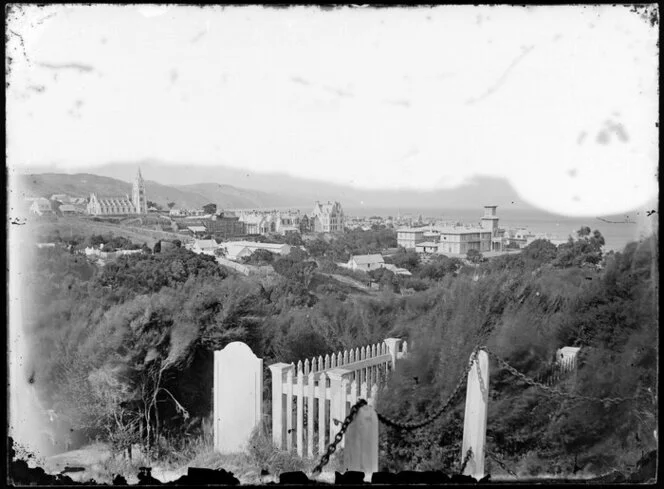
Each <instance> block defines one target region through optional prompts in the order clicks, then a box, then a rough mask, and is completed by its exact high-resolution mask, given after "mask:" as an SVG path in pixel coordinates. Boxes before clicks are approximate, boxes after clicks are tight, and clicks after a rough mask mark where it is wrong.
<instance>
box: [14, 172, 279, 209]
mask: <svg viewBox="0 0 664 489" xmlns="http://www.w3.org/2000/svg"><path fill="white" fill-rule="evenodd" d="M18 190H19V192H20V195H21V196H22V197H46V198H48V197H50V196H51V195H53V194H67V195H69V196H71V197H89V196H90V194H91V193H93V192H94V193H96V194H97V195H99V196H109V197H110V196H124V195H125V194H127V195H129V196H130V197H131V191H132V184H131V183H129V182H126V181H122V180H118V179H116V178H110V177H103V176H99V175H93V174H91V173H76V174H73V175H69V174H66V173H31V174H27V175H20V176H19V179H18ZM145 191H146V194H147V196H148V200H150V201H152V202H155V203H157V204H159V205H161V206H163V207H164V208H165V207H166V205H167V204H168V203H169V202H175V205H176V207H181V208H187V209H195V208H200V207H201V206H203V205H205V204H208V203H210V202H214V203H216V204H217V206H218V207H219V208H233V207H239V208H244V207H265V206H281V205H283V202H282V201H281V200H280V199H279V198H278V197H276V196H272V195H270V194H266V193H263V192H256V191H253V190H243V189H238V188H235V187H232V186H230V185H217V184H214V183H201V184H196V185H182V186H168V185H162V184H160V183H157V182H154V181H152V180H146V181H145Z"/></svg>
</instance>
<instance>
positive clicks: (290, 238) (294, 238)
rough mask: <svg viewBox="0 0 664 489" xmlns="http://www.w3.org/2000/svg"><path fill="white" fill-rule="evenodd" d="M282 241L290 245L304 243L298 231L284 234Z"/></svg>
mask: <svg viewBox="0 0 664 489" xmlns="http://www.w3.org/2000/svg"><path fill="white" fill-rule="evenodd" d="M284 242H285V243H286V244H289V245H291V246H302V245H303V244H304V241H302V236H300V233H286V235H285V236H284Z"/></svg>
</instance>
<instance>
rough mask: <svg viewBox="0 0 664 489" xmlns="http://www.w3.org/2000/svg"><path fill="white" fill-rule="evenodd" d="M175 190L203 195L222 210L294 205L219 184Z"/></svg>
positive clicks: (284, 200)
mask: <svg viewBox="0 0 664 489" xmlns="http://www.w3.org/2000/svg"><path fill="white" fill-rule="evenodd" d="M174 188H177V189H180V190H182V191H184V192H193V193H196V194H198V195H202V196H204V197H205V198H206V199H207V201H208V202H214V203H216V204H217V206H219V207H221V208H233V207H239V208H246V207H283V206H288V205H289V204H291V203H292V202H291V201H289V200H288V199H285V198H282V197H280V196H278V195H274V194H269V193H266V192H258V191H256V190H246V189H240V188H237V187H232V186H230V185H222V184H219V183H196V184H193V185H177V186H175V187H174Z"/></svg>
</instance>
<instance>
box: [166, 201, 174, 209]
mask: <svg viewBox="0 0 664 489" xmlns="http://www.w3.org/2000/svg"><path fill="white" fill-rule="evenodd" d="M166 205H167V206H168V208H169V209H172V208H173V207H175V202H169V203H168V204H166Z"/></svg>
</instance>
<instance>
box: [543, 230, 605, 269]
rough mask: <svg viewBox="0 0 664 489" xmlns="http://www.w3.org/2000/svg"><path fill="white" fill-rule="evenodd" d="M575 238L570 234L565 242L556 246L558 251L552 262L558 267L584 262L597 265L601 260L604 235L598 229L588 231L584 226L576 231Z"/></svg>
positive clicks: (580, 264) (582, 263)
mask: <svg viewBox="0 0 664 489" xmlns="http://www.w3.org/2000/svg"><path fill="white" fill-rule="evenodd" d="M576 235H577V239H576V240H574V239H573V238H572V237H571V236H570V238H569V240H568V241H567V243H564V244H561V245H560V246H558V253H557V254H556V259H555V260H554V261H553V264H554V265H555V266H557V267H560V268H568V267H572V266H576V267H578V266H582V265H584V264H589V265H598V264H599V263H600V262H601V261H602V247H603V246H604V243H605V241H604V236H602V233H600V232H599V231H598V230H594V231H592V232H591V231H590V228H589V227H588V226H584V227H582V228H581V229H579V230H578V231H577V232H576Z"/></svg>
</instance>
